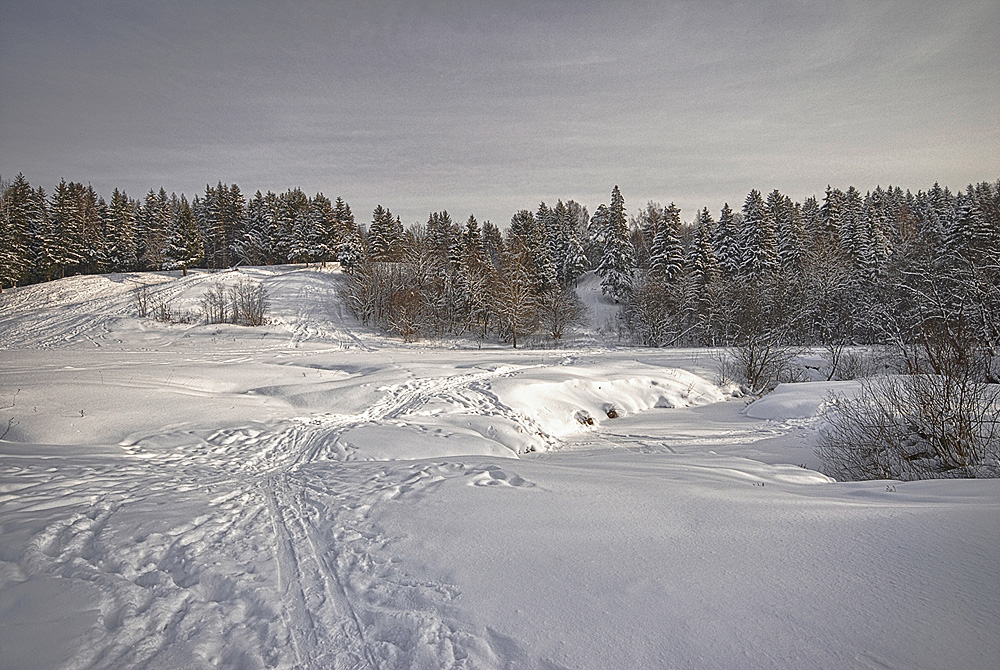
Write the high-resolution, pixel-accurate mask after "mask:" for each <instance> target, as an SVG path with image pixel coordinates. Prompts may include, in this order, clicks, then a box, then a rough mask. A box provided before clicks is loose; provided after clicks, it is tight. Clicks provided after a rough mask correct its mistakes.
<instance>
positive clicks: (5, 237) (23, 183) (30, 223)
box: [0, 173, 43, 290]
mask: <svg viewBox="0 0 1000 670" xmlns="http://www.w3.org/2000/svg"><path fill="white" fill-rule="evenodd" d="M0 197H2V202H0V290H2V289H3V287H4V285H6V286H16V285H18V284H19V283H22V282H24V281H26V280H27V279H28V271H29V269H30V267H31V260H32V257H31V238H32V234H33V232H34V231H36V230H39V229H40V228H41V225H42V219H43V216H42V211H41V208H40V207H39V202H38V199H37V197H36V193H35V191H34V190H32V188H31V185H30V184H29V183H28V180H27V179H26V178H25V176H24V175H23V174H21V173H18V175H17V176H16V177H15V178H14V181H13V182H11V184H10V186H8V187H7V189H6V190H5V191H4V192H3V194H2V196H0Z"/></svg>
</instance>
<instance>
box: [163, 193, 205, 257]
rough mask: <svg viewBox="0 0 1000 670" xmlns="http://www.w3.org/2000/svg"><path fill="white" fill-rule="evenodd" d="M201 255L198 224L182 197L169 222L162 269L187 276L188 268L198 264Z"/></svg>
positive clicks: (202, 252) (202, 253)
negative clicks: (181, 272)
mask: <svg viewBox="0 0 1000 670" xmlns="http://www.w3.org/2000/svg"><path fill="white" fill-rule="evenodd" d="M203 255H204V250H203V248H202V244H201V235H200V234H199V232H198V222H197V221H195V218H194V212H193V211H192V210H191V205H189V204H188V201H187V198H185V197H184V196H183V195H182V196H181V198H180V201H179V203H178V205H177V208H176V210H175V211H174V215H173V217H172V219H171V222H170V231H169V233H168V235H167V241H166V248H165V249H164V252H163V257H164V258H163V269H164V270H182V271H183V273H184V274H185V275H187V271H188V268H190V267H194V266H195V265H197V264H198V263H200V262H201V260H202V257H203Z"/></svg>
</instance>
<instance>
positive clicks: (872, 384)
mask: <svg viewBox="0 0 1000 670" xmlns="http://www.w3.org/2000/svg"><path fill="white" fill-rule="evenodd" d="M831 401H832V402H831V406H830V409H829V410H828V412H827V419H828V422H829V423H828V426H827V427H826V428H825V429H824V430H823V432H822V437H821V441H820V445H819V447H818V449H817V452H818V454H819V456H820V457H821V458H822V459H823V461H824V462H825V463H826V470H827V474H829V475H831V476H833V477H836V478H837V479H841V480H866V479H902V480H913V479H930V478H938V477H998V476H1000V387H998V386H996V385H989V384H986V383H984V382H982V381H978V380H975V379H972V378H965V379H962V378H958V377H954V376H947V375H933V374H920V375H907V376H882V377H875V378H870V379H865V380H863V381H862V382H861V392H860V393H858V395H857V396H856V397H855V398H852V399H847V398H843V397H835V398H832V399H831Z"/></svg>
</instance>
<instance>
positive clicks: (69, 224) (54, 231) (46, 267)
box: [37, 179, 84, 279]
mask: <svg viewBox="0 0 1000 670" xmlns="http://www.w3.org/2000/svg"><path fill="white" fill-rule="evenodd" d="M82 190H83V189H82V186H80V185H78V184H75V183H73V182H70V183H67V182H66V180H65V179H63V180H61V181H60V182H59V185H58V186H57V187H56V190H55V191H53V192H52V198H51V200H50V202H49V208H48V211H49V218H48V222H47V224H48V225H46V226H45V227H44V228H43V231H44V232H43V233H42V236H41V245H40V249H39V251H40V254H39V256H38V258H37V263H38V266H39V267H40V268H42V271H43V274H44V275H45V276H46V277H47V278H48V279H52V278H54V277H56V276H58V277H65V276H66V275H67V273H68V272H70V273H71V272H72V271H73V270H74V269H75V268H76V267H77V266H78V265H80V264H81V263H82V262H83V229H84V221H83V207H82V202H81V195H82Z"/></svg>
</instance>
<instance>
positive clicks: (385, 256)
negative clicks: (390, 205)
mask: <svg viewBox="0 0 1000 670" xmlns="http://www.w3.org/2000/svg"><path fill="white" fill-rule="evenodd" d="M402 245H403V223H402V221H400V220H399V219H398V218H396V217H394V216H393V215H392V212H390V211H389V210H388V209H386V208H384V207H382V205H378V206H377V207H375V210H374V211H373V212H372V225H371V227H369V228H368V253H369V254H370V255H371V257H372V259H373V260H376V261H391V260H396V259H397V258H399V256H400V254H401V253H402Z"/></svg>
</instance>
